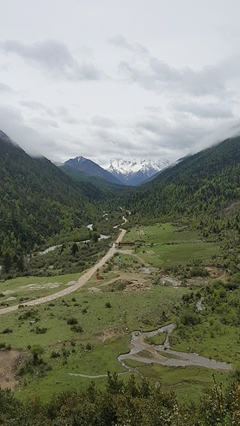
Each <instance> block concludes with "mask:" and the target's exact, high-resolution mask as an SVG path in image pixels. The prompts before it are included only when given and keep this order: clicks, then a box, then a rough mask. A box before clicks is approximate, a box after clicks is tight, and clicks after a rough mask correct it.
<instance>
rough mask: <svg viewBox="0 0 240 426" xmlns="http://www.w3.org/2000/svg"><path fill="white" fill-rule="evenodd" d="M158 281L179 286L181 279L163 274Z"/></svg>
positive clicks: (166, 284) (165, 284)
mask: <svg viewBox="0 0 240 426" xmlns="http://www.w3.org/2000/svg"><path fill="white" fill-rule="evenodd" d="M160 282H161V284H162V285H164V286H172V287H179V286H180V285H181V281H179V280H177V279H176V278H171V277H169V276H168V275H165V276H163V277H162V278H161V280H160Z"/></svg>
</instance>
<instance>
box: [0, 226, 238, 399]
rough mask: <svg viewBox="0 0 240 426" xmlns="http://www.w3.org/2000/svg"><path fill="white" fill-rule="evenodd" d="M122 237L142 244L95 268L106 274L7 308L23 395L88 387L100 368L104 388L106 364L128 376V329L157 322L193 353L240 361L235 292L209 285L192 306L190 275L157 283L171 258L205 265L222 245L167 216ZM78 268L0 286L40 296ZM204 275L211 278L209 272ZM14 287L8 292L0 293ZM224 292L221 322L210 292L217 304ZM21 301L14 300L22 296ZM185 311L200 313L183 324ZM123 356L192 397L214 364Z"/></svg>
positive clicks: (207, 381)
mask: <svg viewBox="0 0 240 426" xmlns="http://www.w3.org/2000/svg"><path fill="white" fill-rule="evenodd" d="M139 239H141V242H140V243H139V242H138V240H139ZM125 240H126V241H136V242H137V246H135V248H133V249H131V250H132V252H129V253H128V254H126V253H125V254H124V251H121V252H119V253H118V254H116V255H115V256H114V257H113V258H112V259H110V260H109V261H108V262H107V264H106V265H104V266H103V268H101V270H99V271H97V275H101V276H102V277H103V280H101V281H99V280H97V278H96V276H93V277H92V278H91V279H90V280H89V282H88V283H87V284H86V285H85V286H84V287H82V288H81V289H79V290H78V291H76V292H74V293H72V294H71V295H68V296H66V297H64V298H60V299H57V300H55V301H53V302H51V303H45V304H42V305H38V306H36V307H33V308H30V307H29V308H27V307H20V308H19V309H18V310H17V311H15V312H14V313H9V314H7V315H2V316H1V328H0V346H2V347H3V349H4V345H5V347H6V346H8V345H11V347H12V348H13V349H19V350H21V351H22V354H23V357H22V362H21V365H20V366H19V371H20V373H21V374H20V376H19V380H20V385H19V387H18V388H17V389H16V395H17V396H18V397H19V398H21V399H27V398H28V397H29V395H30V394H32V393H33V391H34V393H35V394H37V395H39V396H40V397H41V398H42V399H44V400H45V401H47V400H49V398H50V396H51V395H52V393H54V392H57V393H59V392H62V391H63V390H66V389H74V388H77V389H82V388H84V387H85V386H86V385H88V384H89V383H90V382H91V380H92V378H91V376H98V375H100V376H102V375H103V377H99V378H96V379H94V380H95V381H96V384H97V385H98V386H99V387H100V388H103V386H104V385H105V383H106V377H105V376H104V375H106V374H107V371H111V372H113V371H114V372H117V373H124V374H123V376H121V377H122V378H123V380H127V379H128V378H129V375H130V372H129V371H128V370H126V369H125V368H124V367H123V366H122V365H121V364H120V362H119V361H118V359H117V357H118V355H119V354H122V353H127V352H128V351H129V342H130V339H131V332H132V331H134V330H139V331H150V330H155V329H157V328H159V327H160V326H162V325H164V324H167V323H170V322H173V321H176V322H177V324H178V327H177V328H176V329H175V330H174V331H173V333H172V335H171V338H170V341H171V347H172V349H175V350H178V351H186V352H197V353H199V354H201V355H203V356H206V357H212V358H213V359H216V360H223V361H229V362H232V363H233V364H236V363H238V362H239V360H240V356H239V354H240V353H239V350H238V343H239V331H238V324H237V323H236V320H235V323H233V324H231V316H232V317H234V315H235V316H236V315H237V313H236V312H237V309H238V305H236V306H235V305H234V304H233V301H235V295H233V296H231V292H230V293H229V292H225V293H226V294H225V293H224V292H222V293H221V291H220V290H221V288H220V289H219V288H218V287H216V289H215V287H214V286H213V289H212V290H211V292H210V293H209V294H208V293H206V294H205V295H204V298H205V302H204V304H205V309H204V310H202V311H201V312H199V313H196V300H197V297H199V296H198V294H199V291H200V290H201V289H200V290H199V284H198V285H197V286H196V287H194V285H193V283H192V282H191V286H186V283H185V284H184V286H178V287H171V286H162V285H160V277H161V275H162V273H163V271H164V268H166V267H167V265H168V264H169V265H171V267H173V266H177V265H181V264H182V263H185V265H191V264H193V263H192V262H194V261H196V260H198V261H199V262H200V260H201V261H202V262H203V263H202V265H208V262H211V258H212V256H213V255H214V254H217V253H218V247H217V246H216V245H215V244H213V243H208V242H204V241H202V240H201V239H200V238H199V237H198V235H197V234H196V232H193V231H190V230H187V229H178V228H177V227H176V226H173V225H171V224H162V225H160V224H158V225H155V226H148V227H141V228H138V227H136V228H134V229H133V230H131V231H129V232H128V233H127V234H126V237H125ZM143 240H144V241H143ZM172 243H174V244H172ZM193 247H194V250H193ZM148 251H151V252H150V253H147V252H148ZM146 267H147V272H146V269H145V268H146ZM169 275H170V273H169ZM78 277H79V274H72V275H66V276H59V277H55V278H54V279H53V277H51V278H49V277H45V278H42V277H41V278H37V277H33V278H32V277H27V278H19V279H15V280H9V281H6V282H4V283H1V291H2V292H4V291H6V290H10V291H13V293H11V294H9V295H10V296H11V295H14V296H15V297H16V298H17V299H16V300H17V303H19V302H21V300H22V298H26V297H28V298H31V299H32V298H38V297H42V296H45V295H47V294H49V293H54V292H56V291H59V290H61V289H62V288H64V287H66V284H67V283H68V282H69V281H76V280H77V279H78ZM196 279H197V277H196ZM206 280H207V282H208V283H209V285H212V284H211V282H212V280H211V279H210V278H209V277H206ZM49 282H53V283H55V282H57V283H59V286H58V287H56V288H50V287H49V286H48V285H46V284H48V283H49ZM29 284H34V285H35V287H34V286H32V287H31V286H29ZM29 288H31V290H29ZM204 288H205V287H204ZM201 291H202V290H201ZM236 291H237V293H236V295H237V297H239V295H238V290H236ZM223 293H224V294H225V296H224V294H223ZM234 294H235V293H234ZM9 295H5V296H3V297H2V298H1V301H4V300H5V299H6V298H8V297H9ZM183 296H184V297H183ZM224 297H225V298H224ZM219 298H221V300H222V308H221V310H222V311H224V312H227V314H226V315H227V316H226V318H225V319H224V318H223V319H224V321H225V322H226V323H225V324H224V323H223V322H221V321H222V318H220V316H219V315H220V314H219V312H217V311H216V312H212V306H213V301H214V303H215V304H216V306H217V305H218V304H219V303H220V302H219V300H220V299H219ZM16 300H15V303H14V301H12V302H9V303H12V304H16ZM23 300H27V299H23ZM214 306H215V305H214ZM226 306H232V310H231V311H229V310H228V311H227V309H226ZM184 315H185V317H186V316H187V315H190V318H192V317H193V318H195V316H197V318H198V319H199V318H200V319H199V321H200V322H199V323H198V322H197V323H196V324H191V325H190V326H188V325H187V326H183V324H182V323H183V319H182V316H184ZM191 315H192V317H191ZM185 317H184V318H185ZM228 317H229V318H230V319H229V321H228ZM187 318H188V317H187ZM234 318H235V317H234ZM181 321H182V322H181ZM219 323H220V325H219ZM165 337H166V334H165V333H161V334H159V335H156V336H154V337H151V338H150V339H148V340H147V343H149V344H151V345H152V344H163V342H164V340H165ZM36 345H40V348H42V349H43V354H41V359H42V361H41V362H40V363H39V364H37V365H32V363H31V362H29V361H28V360H32V359H33V358H32V357H33V352H32V351H33V350H34V347H35V346H36ZM162 355H163V354H162ZM146 356H149V354H148V353H146ZM126 364H127V365H129V366H131V367H134V368H135V376H136V378H137V379H138V378H139V377H140V375H144V376H146V377H148V378H150V379H151V380H152V379H153V380H155V381H159V382H162V384H163V386H164V387H166V388H168V389H172V390H174V391H175V392H176V393H177V395H178V397H179V399H180V400H181V401H183V402H187V401H189V400H193V401H196V400H197V398H198V397H199V395H200V393H201V391H202V390H203V389H204V388H206V387H208V386H210V385H211V384H212V373H213V371H212V370H208V369H205V368H200V367H185V368H180V367H178V368H176V367H163V366H160V365H157V364H154V363H151V364H148V365H146V364H143V363H140V362H137V361H132V360H131V361H130V360H127V361H126ZM214 374H215V376H216V379H217V381H218V382H223V383H224V384H225V383H226V381H227V377H228V376H229V373H225V372H217V371H214ZM81 375H89V376H90V377H81Z"/></svg>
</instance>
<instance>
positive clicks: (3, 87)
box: [0, 83, 14, 93]
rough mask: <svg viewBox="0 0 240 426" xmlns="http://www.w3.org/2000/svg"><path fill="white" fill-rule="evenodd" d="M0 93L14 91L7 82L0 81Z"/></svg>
mask: <svg viewBox="0 0 240 426" xmlns="http://www.w3.org/2000/svg"><path fill="white" fill-rule="evenodd" d="M0 93H14V90H13V89H12V88H11V87H10V86H8V85H7V84H4V83H0Z"/></svg>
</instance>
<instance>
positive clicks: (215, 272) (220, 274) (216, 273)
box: [206, 266, 228, 281]
mask: <svg viewBox="0 0 240 426" xmlns="http://www.w3.org/2000/svg"><path fill="white" fill-rule="evenodd" d="M206 270H207V271H208V273H209V276H210V277H211V278H219V279H220V280H221V281H226V280H227V278H228V277H227V273H226V271H224V269H222V268H217V267H210V266H208V267H206Z"/></svg>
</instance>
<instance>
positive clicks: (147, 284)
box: [124, 280, 152, 291]
mask: <svg viewBox="0 0 240 426" xmlns="http://www.w3.org/2000/svg"><path fill="white" fill-rule="evenodd" d="M151 287H152V284H151V281H148V280H142V281H138V280H133V281H131V282H129V284H128V285H127V287H126V288H125V290H124V291H145V290H150V289H151Z"/></svg>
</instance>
